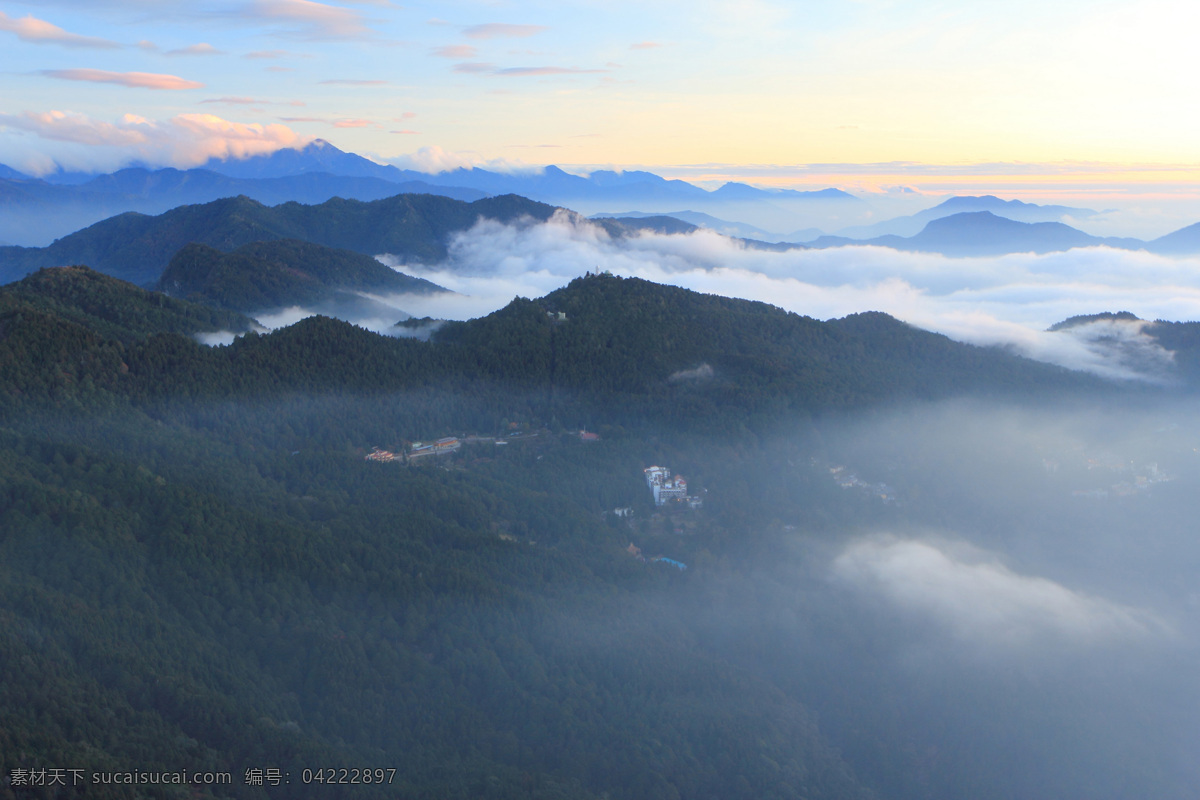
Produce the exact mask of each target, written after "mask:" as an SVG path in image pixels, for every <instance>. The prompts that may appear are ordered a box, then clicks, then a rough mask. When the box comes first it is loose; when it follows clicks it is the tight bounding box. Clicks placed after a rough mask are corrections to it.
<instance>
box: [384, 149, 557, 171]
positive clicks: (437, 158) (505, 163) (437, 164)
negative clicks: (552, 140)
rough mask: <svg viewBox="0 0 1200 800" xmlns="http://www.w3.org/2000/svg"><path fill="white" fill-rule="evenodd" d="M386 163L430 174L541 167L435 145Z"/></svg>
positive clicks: (528, 169) (534, 169) (527, 169)
mask: <svg viewBox="0 0 1200 800" xmlns="http://www.w3.org/2000/svg"><path fill="white" fill-rule="evenodd" d="M388 163H390V164H393V165H395V166H397V167H399V168H400V169H411V170H416V171H418V172H428V173H432V174H437V173H439V172H451V171H452V170H456V169H471V168H473V167H480V168H481V169H487V170H491V171H492V172H505V173H518V172H540V171H541V169H542V167H535V166H531V165H529V164H525V163H523V162H521V161H514V160H510V159H505V158H484V157H482V156H480V155H479V154H478V153H471V152H462V151H451V150H443V149H442V148H440V147H438V146H437V145H430V146H429V147H422V148H421V149H420V150H418V151H417V152H415V153H410V154H409V155H405V156H400V157H399V158H393V159H391V160H390V161H389V162H388Z"/></svg>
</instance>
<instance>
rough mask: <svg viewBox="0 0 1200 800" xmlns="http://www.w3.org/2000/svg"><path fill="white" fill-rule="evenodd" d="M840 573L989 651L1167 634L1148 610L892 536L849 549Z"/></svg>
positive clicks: (963, 552) (983, 558)
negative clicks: (1141, 609) (989, 649)
mask: <svg viewBox="0 0 1200 800" xmlns="http://www.w3.org/2000/svg"><path fill="white" fill-rule="evenodd" d="M833 574H834V575H835V576H836V577H837V578H839V579H840V580H843V581H846V582H848V583H850V584H851V585H853V586H855V587H857V588H858V589H860V590H863V591H867V592H870V593H872V594H875V595H877V596H879V597H881V598H883V599H884V600H885V601H887V602H888V603H890V604H891V605H893V606H894V607H896V608H898V609H900V610H902V611H904V612H906V613H909V614H912V615H914V616H917V617H920V618H922V619H925V620H929V621H932V622H933V623H934V624H936V625H938V626H940V627H941V628H942V629H944V630H945V631H946V632H948V633H949V634H951V635H952V636H954V637H955V638H956V639H958V640H960V641H962V642H966V643H971V644H975V645H979V646H983V647H987V648H1013V647H1023V646H1027V645H1034V644H1036V645H1042V646H1046V645H1062V644H1066V643H1070V644H1075V645H1092V644H1102V643H1110V642H1116V641H1129V640H1133V639H1138V638H1142V637H1146V636H1149V635H1154V634H1161V633H1165V632H1166V631H1167V628H1166V626H1165V625H1164V624H1163V623H1162V622H1161V621H1159V620H1158V619H1157V618H1156V617H1154V616H1153V615H1151V614H1149V613H1148V612H1145V611H1140V610H1138V609H1134V608H1130V607H1128V606H1123V605H1120V604H1117V603H1113V602H1111V601H1108V600H1105V599H1103V598H1100V597H1094V596H1090V595H1087V594H1083V593H1081V592H1076V591H1073V590H1071V589H1069V588H1067V587H1065V586H1063V585H1062V584H1059V583H1056V582H1054V581H1051V580H1048V579H1046V578H1041V577H1036V576H1028V575H1021V574H1018V573H1016V572H1014V571H1013V570H1011V569H1009V568H1008V567H1006V566H1005V565H1004V564H1002V563H1000V562H999V561H998V560H997V559H996V558H995V557H994V556H992V555H991V554H988V553H984V552H981V551H977V550H974V549H973V548H968V547H966V546H965V545H951V544H934V543H931V542H926V541H917V540H910V539H897V538H892V537H884V538H879V539H867V540H863V541H859V542H856V543H853V544H851V545H849V546H848V547H847V548H846V549H845V550H844V551H843V552H842V553H841V554H840V555H839V556H838V557H837V558H836V559H835V560H834V562H833Z"/></svg>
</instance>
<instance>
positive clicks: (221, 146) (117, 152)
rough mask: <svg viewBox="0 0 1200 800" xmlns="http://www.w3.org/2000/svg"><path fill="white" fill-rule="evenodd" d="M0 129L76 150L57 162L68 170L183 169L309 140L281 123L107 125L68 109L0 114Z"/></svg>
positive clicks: (200, 117)
mask: <svg viewBox="0 0 1200 800" xmlns="http://www.w3.org/2000/svg"><path fill="white" fill-rule="evenodd" d="M0 125H2V126H4V127H8V128H15V129H18V130H23V131H28V132H30V133H33V134H34V135H36V136H38V137H39V138H42V139H46V140H49V141H54V142H63V143H67V144H69V145H78V146H80V147H79V148H75V149H71V150H68V151H66V153H65V154H64V155H63V157H61V158H60V159H59V161H60V163H65V164H66V165H68V166H70V167H72V168H108V169H112V168H115V167H117V166H121V165H124V164H127V163H129V162H131V161H140V162H144V163H147V164H155V165H164V166H174V167H180V168H188V167H194V166H198V165H200V164H203V163H204V162H205V161H207V160H208V159H210V158H245V157H247V156H252V155H260V154H264V153H272V152H274V151H276V150H279V149H281V148H284V147H300V146H303V145H304V144H306V143H307V142H308V141H309V139H308V138H306V137H301V136H299V135H298V134H296V133H295V132H294V131H292V130H291V129H290V128H288V127H286V126H284V125H258V124H254V125H247V124H244V123H239V122H230V121H229V120H225V119H222V118H221V117H217V116H214V115H212V114H180V115H178V116H175V117H172V118H171V119H169V120H166V121H156V120H149V119H146V118H144V117H139V116H136V115H133V114H126V115H124V116H123V117H121V118H120V119H119V120H117V121H116V122H106V121H103V120H97V119H94V118H92V117H88V116H86V115H84V114H79V113H75V112H70V111H47V112H42V113H33V112H25V113H22V114H0ZM48 169H53V166H52V165H51V166H49V167H48ZM43 171H47V170H43Z"/></svg>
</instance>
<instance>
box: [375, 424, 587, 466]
mask: <svg viewBox="0 0 1200 800" xmlns="http://www.w3.org/2000/svg"><path fill="white" fill-rule="evenodd" d="M514 427H515V424H514ZM548 433H549V431H545V430H528V429H520V428H516V429H515V430H511V431H509V432H508V434H507V435H504V436H479V435H477V434H464V435H463V436H461V437H459V436H443V437H442V438H440V439H435V440H434V441H432V442H411V443H408V444H407V445H406V446H405V447H404V448H403V449H401V450H399V452H397V451H394V450H386V449H384V448H382V447H373V448H371V452H369V453H367V455H366V456H364V459H365V460H367V461H374V462H376V463H389V462H400V463H404V464H407V463H411V462H413V461H417V460H419V459H423V458H426V457H428V456H448V455H451V454H453V453H457V452H458V451H459V450H461V449H462V448H463V446H464V445H492V446H495V447H505V446H507V445H508V444H510V443H512V442H520V441H525V440H529V439H537V438H539V437H541V436H542V435H543V434H548ZM572 435H573V436H576V437H578V438H579V441H581V442H598V441H600V435H599V434H597V433H592V432H591V431H588V430H586V429H584V430H579V431H574V432H573V433H572Z"/></svg>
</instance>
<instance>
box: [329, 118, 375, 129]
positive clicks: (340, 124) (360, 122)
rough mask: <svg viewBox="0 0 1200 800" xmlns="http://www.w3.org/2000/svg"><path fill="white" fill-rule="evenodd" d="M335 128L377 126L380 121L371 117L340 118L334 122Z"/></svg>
mask: <svg viewBox="0 0 1200 800" xmlns="http://www.w3.org/2000/svg"><path fill="white" fill-rule="evenodd" d="M331 124H332V125H333V127H335V128H377V127H379V123H378V122H375V121H374V120H370V119H339V120H334V121H333V122H332V123H331Z"/></svg>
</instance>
